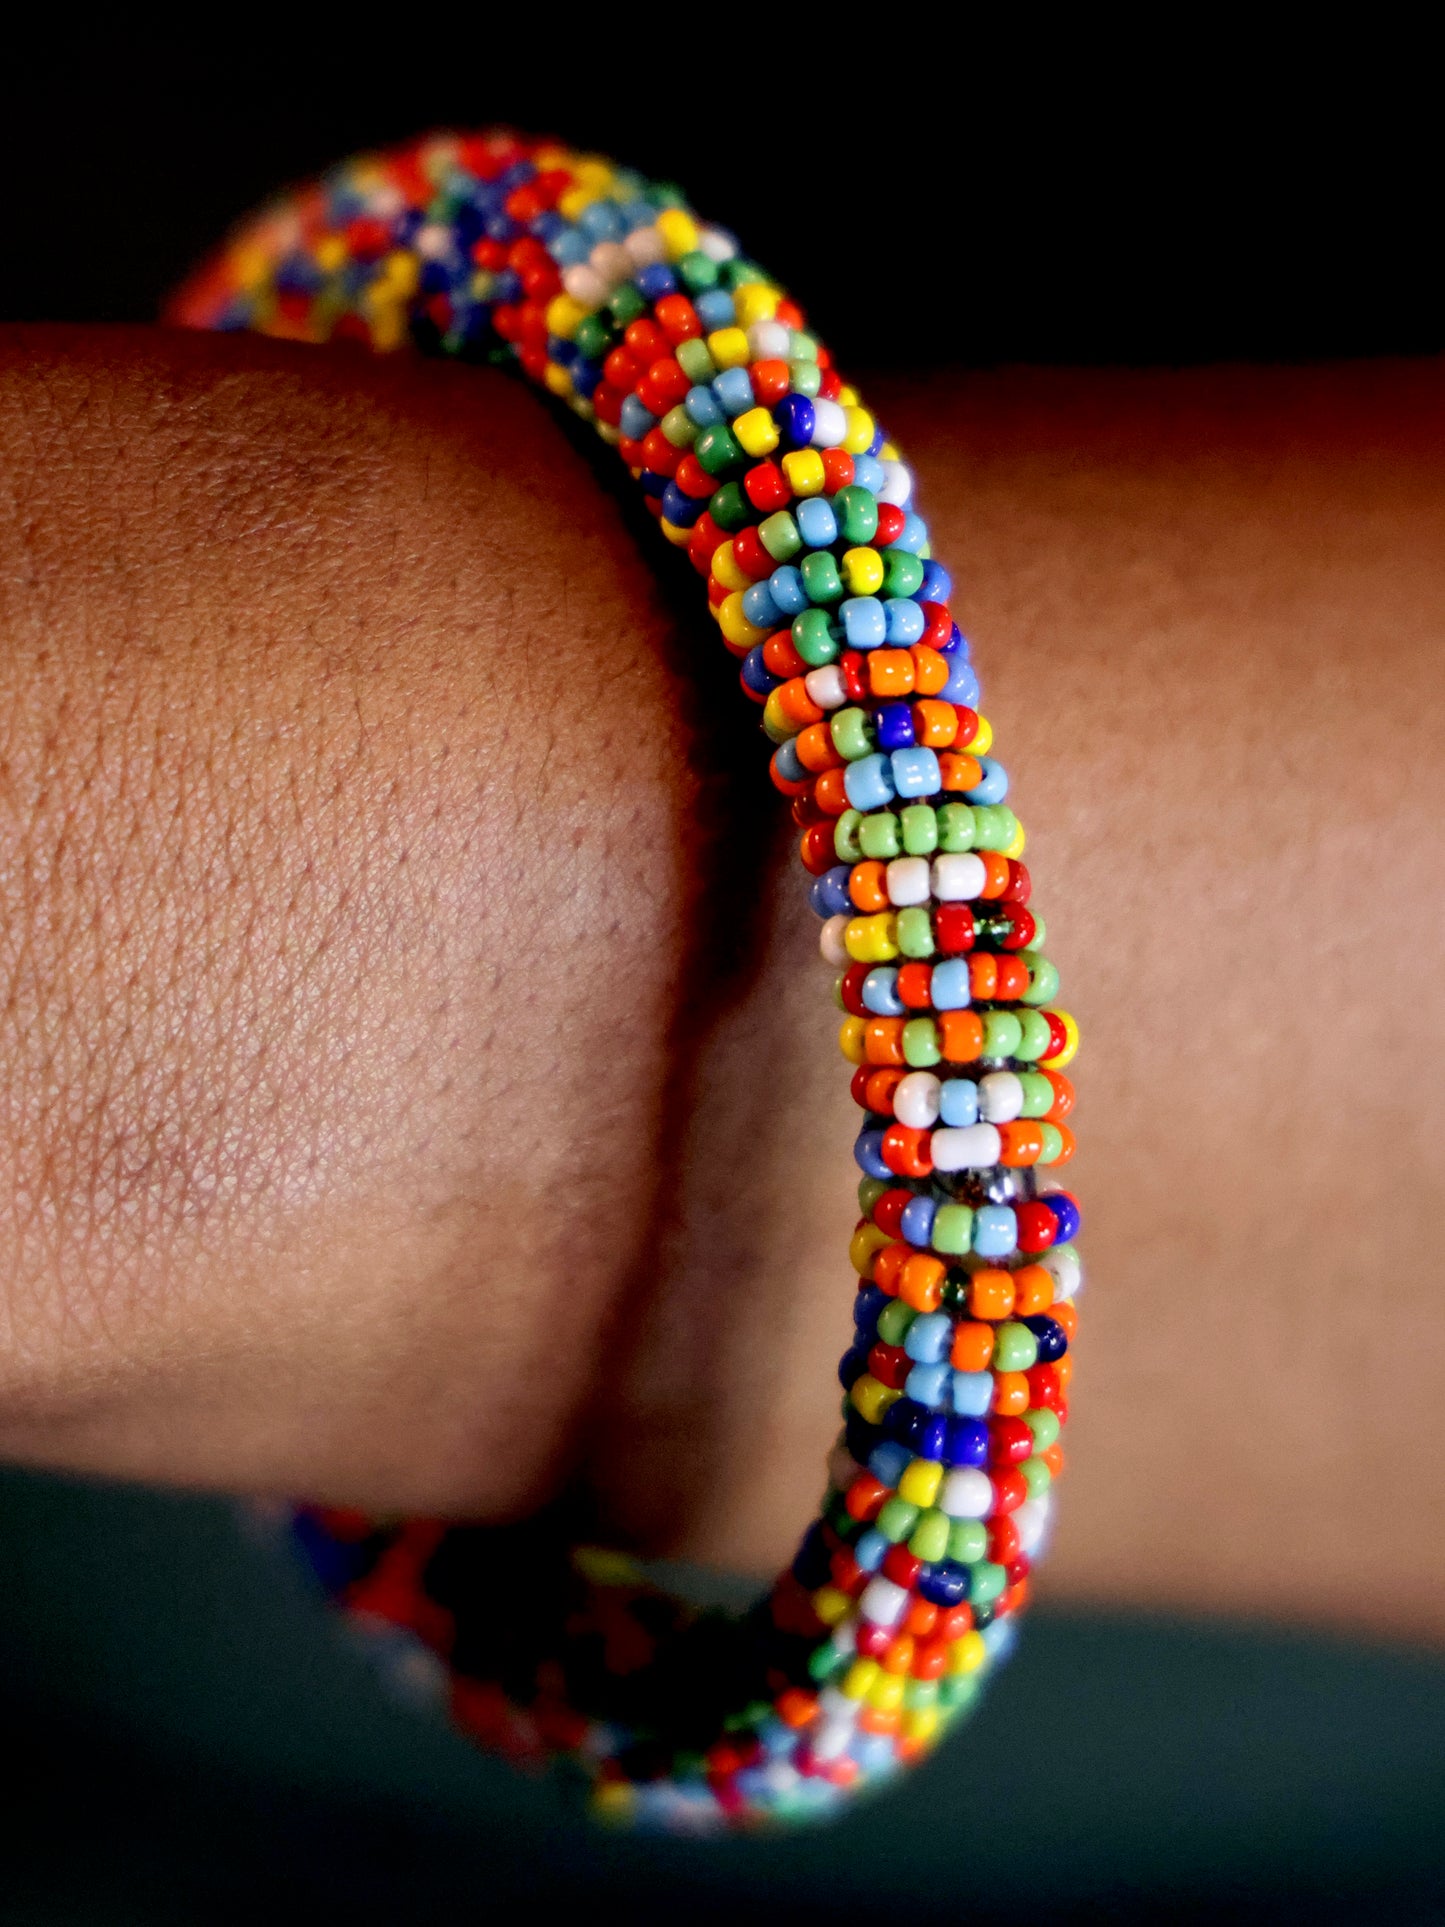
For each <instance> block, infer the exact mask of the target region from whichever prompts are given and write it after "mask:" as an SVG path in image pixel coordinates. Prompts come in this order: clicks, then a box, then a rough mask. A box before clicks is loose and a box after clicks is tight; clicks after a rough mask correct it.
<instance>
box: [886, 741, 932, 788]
mask: <svg viewBox="0 0 1445 1927" xmlns="http://www.w3.org/2000/svg"><path fill="white" fill-rule="evenodd" d="M892 762H893V788H894V790H895V792H896V793H897V794H898V795H899V796H936V795H937V794H938V792H939V791H940V790H941V789H942V788H943V777H942V774H941V773H940V771H939V767H938V758H937V756H936V755H935V754H934V753H933V751H932V750H931V749H917V748H915V749H895V750H894V752H893V757H892Z"/></svg>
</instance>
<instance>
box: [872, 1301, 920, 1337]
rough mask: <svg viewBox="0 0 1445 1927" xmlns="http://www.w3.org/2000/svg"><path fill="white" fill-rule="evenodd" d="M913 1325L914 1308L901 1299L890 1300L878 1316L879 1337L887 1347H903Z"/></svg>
mask: <svg viewBox="0 0 1445 1927" xmlns="http://www.w3.org/2000/svg"><path fill="white" fill-rule="evenodd" d="M912 1323H913V1311H912V1308H911V1307H910V1306H908V1305H905V1304H904V1302H903V1300H902V1299H901V1298H890V1299H889V1301H888V1303H887V1304H886V1305H885V1306H884V1307H883V1309H882V1311H881V1312H880V1313H879V1315H878V1336H879V1337H880V1338H881V1339H882V1340H883V1343H884V1344H885V1345H901V1344H902V1343H903V1341H904V1339H905V1338H906V1337H907V1336H908V1327H909V1326H910V1325H911V1324H912Z"/></svg>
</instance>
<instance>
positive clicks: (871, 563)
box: [843, 549, 883, 595]
mask: <svg viewBox="0 0 1445 1927" xmlns="http://www.w3.org/2000/svg"><path fill="white" fill-rule="evenodd" d="M843 582H844V585H845V586H846V588H847V590H848V593H849V595H877V593H878V591H879V590H880V589H881V588H882V587H883V557H882V556H881V555H880V554H879V553H878V551H877V549H849V550H848V551H847V552H846V553H845V554H844V557H843Z"/></svg>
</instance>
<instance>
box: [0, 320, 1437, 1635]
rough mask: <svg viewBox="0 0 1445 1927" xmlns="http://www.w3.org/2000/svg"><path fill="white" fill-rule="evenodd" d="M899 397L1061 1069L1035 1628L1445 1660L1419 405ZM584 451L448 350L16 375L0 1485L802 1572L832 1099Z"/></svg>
mask: <svg viewBox="0 0 1445 1927" xmlns="http://www.w3.org/2000/svg"><path fill="white" fill-rule="evenodd" d="M869 392H870V395H871V397H872V399H873V400H874V401H875V403H876V404H877V405H879V406H880V408H881V410H882V412H883V414H884V416H885V418H886V419H887V421H888V422H889V425H890V428H891V429H893V431H894V432H895V433H896V434H897V436H898V438H899V440H900V441H901V442H902V443H903V444H904V445H905V447H906V448H908V450H909V451H910V453H911V454H912V455H913V457H914V458H915V460H916V463H917V466H918V469H919V472H920V477H921V485H922V490H923V495H924V500H925V505H926V507H927V509H928V511H929V513H930V517H931V519H932V521H933V523H934V527H935V537H936V545H937V547H938V550H939V552H940V553H942V554H944V555H945V556H947V557H948V558H949V559H950V561H951V562H952V563H953V564H954V566H955V575H956V579H957V581H958V583H959V590H958V595H957V598H956V601H957V604H958V607H959V610H960V613H961V615H962V617H963V619H964V621H965V624H966V626H967V627H968V629H969V630H970V633H971V634H972V636H973V637H974V641H975V650H976V655H977V658H978V660H979V662H980V665H981V668H982V671H983V674H984V678H985V690H986V696H987V703H986V707H987V709H988V713H989V715H990V717H991V718H992V720H993V722H994V724H995V727H996V730H997V733H998V738H999V742H1000V745H1001V748H1002V752H1003V754H1004V756H1005V758H1006V759H1007V760H1008V762H1009V765H1010V768H1011V771H1012V772H1013V775H1014V779H1015V796H1016V799H1017V801H1018V803H1019V806H1020V809H1021V811H1022V813H1023V815H1024V817H1025V820H1026V821H1027V823H1028V825H1029V830H1030V836H1031V843H1030V852H1029V861H1030V863H1031V866H1032V868H1033V870H1034V874H1035V878H1036V882H1037V901H1038V903H1039V905H1040V907H1041V908H1042V909H1043V911H1044V913H1045V915H1046V917H1047V920H1048V925H1049V933H1050V934H1049V948H1050V952H1051V954H1053V955H1054V956H1055V957H1056V959H1057V960H1058V961H1059V963H1060V964H1061V966H1062V969H1063V973H1064V979H1065V989H1066V993H1067V994H1066V996H1065V999H1064V1001H1065V1002H1066V1003H1068V1004H1069V1005H1070V1006H1071V1007H1073V1008H1076V1009H1077V1011H1078V1014H1079V1015H1080V1017H1081V1019H1082V1020H1083V1023H1084V1027H1085V1030H1086V1036H1087V1043H1088V1046H1089V1048H1088V1051H1087V1054H1086V1056H1085V1058H1084V1059H1082V1060H1081V1066H1080V1070H1081V1075H1080V1080H1079V1081H1080V1086H1081V1113H1080V1124H1081V1141H1082V1144H1083V1147H1084V1148H1083V1149H1082V1150H1081V1153H1080V1156H1079V1159H1078V1163H1077V1166H1076V1167H1075V1169H1076V1171H1077V1177H1078V1186H1079V1189H1080V1192H1081V1194H1082V1196H1083V1198H1084V1200H1085V1208H1086V1215H1087V1233H1086V1246H1085V1248H1086V1253H1087V1257H1088V1261H1089V1264H1090V1271H1091V1277H1092V1281H1093V1283H1092V1289H1091V1290H1090V1291H1089V1293H1088V1295H1087V1298H1086V1301H1085V1310H1086V1314H1087V1316H1086V1323H1085V1332H1084V1342H1083V1344H1082V1345H1081V1348H1080V1366H1079V1376H1078V1380H1077V1388H1078V1389H1077V1396H1076V1399H1075V1410H1074V1416H1073V1418H1072V1419H1071V1424H1070V1431H1069V1445H1070V1459H1071V1469H1070V1475H1069V1479H1068V1484H1067V1503H1066V1504H1065V1505H1064V1506H1063V1507H1062V1509H1061V1512H1062V1519H1061V1529H1060V1533H1059V1537H1058V1540H1057V1543H1056V1547H1055V1552H1054V1556H1053V1559H1052V1561H1051V1564H1050V1566H1049V1568H1048V1573H1047V1576H1046V1578H1045V1579H1044V1581H1043V1586H1044V1589H1045V1591H1046V1594H1047V1596H1050V1597H1054V1598H1059V1599H1064V1598H1082V1597H1088V1598H1096V1599H1108V1598H1110V1597H1116V1596H1121V1595H1123V1594H1124V1593H1125V1592H1126V1591H1127V1592H1128V1593H1130V1594H1131V1595H1132V1596H1135V1597H1138V1596H1140V1595H1142V1596H1143V1597H1144V1598H1145V1599H1148V1600H1153V1601H1157V1602H1158V1603H1160V1604H1176V1603H1187V1604H1190V1605H1194V1606H1207V1607H1216V1608H1219V1609H1240V1610H1250V1611H1261V1612H1268V1613H1280V1614H1288V1615H1290V1616H1293V1617H1297V1618H1310V1619H1313V1620H1315V1621H1318V1622H1327V1623H1334V1624H1339V1625H1352V1626H1369V1627H1374V1628H1379V1629H1394V1630H1401V1631H1410V1632H1415V1633H1423V1634H1429V1635H1432V1636H1433V1635H1438V1634H1440V1633H1442V1632H1445V1604H1442V1600H1445V1586H1442V1583H1441V1582H1442V1580H1445V1471H1442V1470H1441V1469H1440V1465H1439V1461H1438V1459H1437V1458H1436V1457H1435V1456H1434V1455H1433V1454H1432V1453H1431V1451H1430V1446H1429V1426H1430V1424H1431V1420H1432V1414H1433V1406H1434V1402H1435V1400H1434V1394H1435V1388H1436V1384H1437V1381H1438V1378H1439V1375H1440V1371H1441V1367H1442V1364H1445V1321H1442V1320H1441V1318H1440V1317H1439V1316H1438V1313H1437V1310H1436V1306H1435V1296H1436V1281H1435V1279H1434V1277H1433V1271H1432V1264H1431V1259H1430V1252H1431V1249H1432V1235H1431V1234H1432V1232H1433V1230H1434V1226H1435V1220H1436V1217H1437V1215H1438V1209H1437V1201H1438V1196H1439V1191H1440V1171H1439V1159H1438V1156H1436V1155H1432V1152H1433V1150H1434V1146H1435V1145H1436V1144H1437V1143H1438V1141H1439V1138H1440V1134H1441V1131H1442V1127H1445V1115H1442V1102H1441V1098H1440V1096H1439V1092H1438V1087H1437V1086H1436V1085H1435V1083H1434V1081H1433V1079H1432V1078H1431V1076H1430V1074H1429V1066H1430V1063H1431V1060H1432V1045H1433V1046H1435V1047H1436V1048H1437V1049H1438V1043H1439V1039H1440V1037H1441V1034H1442V1019H1445V990H1442V986H1441V981H1440V973H1439V971H1438V969H1437V968H1436V959H1437V958H1438V956H1439V954H1440V949H1441V938H1442V935H1445V932H1442V929H1441V890H1440V883H1441V867H1442V864H1441V853H1440V841H1439V833H1438V828H1437V825H1438V821H1439V814H1440V807H1441V803H1442V787H1445V784H1442V775H1441V771H1442V768H1445V754H1442V752H1445V723H1442V720H1441V712H1440V705H1439V703H1438V700H1433V699H1434V698H1436V697H1437V694H1438V688H1439V681H1440V678H1439V670H1438V658H1439V636H1440V631H1441V627H1442V621H1445V487H1442V484H1445V461H1442V457H1441V453H1440V451H1441V448H1442V447H1445V437H1442V430H1445V374H1442V372H1441V371H1440V370H1439V369H1438V368H1437V367H1436V366H1435V365H1433V364H1426V363H1418V364H1406V363H1402V364H1394V365H1370V364H1361V365H1357V366H1347V367H1341V368H1333V369H1317V370H1300V371H1280V370H1276V371H1269V372H1263V371H1259V372H1251V371H1202V372H1196V373H1183V374H1123V373H1112V374H1088V375H1084V374H1062V373H1060V374H1044V373H1037V372H1008V373H1003V374H998V375H970V376H968V377H966V378H961V377H957V376H953V375H948V376H940V377H937V378H935V379H933V380H932V381H929V382H924V381H922V380H914V381H910V382H906V383H905V382H900V381H896V380H895V381H892V382H889V381H887V380H875V381H873V382H872V383H871V384H869ZM600 472H604V471H600V470H599V469H597V468H596V467H594V465H592V463H591V462H590V461H589V459H588V458H587V457H585V456H584V455H583V454H582V453H580V452H579V449H578V446H577V445H574V444H572V443H570V442H569V439H568V436H567V434H566V433H565V432H564V431H563V430H562V429H561V428H559V427H558V426H557V425H556V424H555V423H554V422H552V421H551V420H550V418H549V416H548V414H547V412H546V410H545V409H543V408H542V407H541V406H540V405H539V403H538V402H537V401H536V400H535V398H533V397H531V396H528V395H526V394H525V393H523V392H521V391H520V389H519V388H517V387H516V386H515V385H513V384H512V383H510V382H508V381H506V380H505V379H503V378H502V377H500V376H496V375H492V374H487V373H482V372H479V371H476V370H465V369H451V368H445V367H436V366H428V365H419V364H412V363H409V362H407V363H403V362H401V361H397V362H394V363H374V362H371V361H367V360H364V359H360V358H353V357H350V356H347V355H344V354H343V355H320V354H317V353H316V352H315V351H310V350H305V349H294V348H288V347H284V346H280V345H274V344H266V343H260V342H254V341H235V340H210V339H188V338H183V337H174V336H163V335H157V334H151V333H146V332H143V331H135V332H100V331H75V332H65V331H12V332H10V333H9V334H7V335H5V336H4V337H3V338H0V477H3V481H0V488H3V495H4V513H3V516H0V894H3V902H0V1077H3V1096H4V1106H3V1110H0V1451H3V1452H4V1453H5V1454H7V1455H8V1456H10V1457H13V1458H15V1459H17V1460H23V1461H27V1462H31V1463H37V1464H48V1465H57V1466H65V1467H71V1468H77V1469H82V1470H86V1471H96V1472H101V1473H106V1474H112V1475H117V1476H126V1477H144V1478H159V1479H168V1480H175V1481H178V1482H181V1483H188V1484H197V1485H210V1486H224V1487H235V1488H242V1489H247V1490H259V1491H304V1492H307V1493H311V1494H315V1495H317V1496H322V1497H326V1498H329V1499H333V1500H338V1501H348V1502H358V1503H363V1504H368V1505H375V1506H384V1507H395V1506H403V1507H409V1508H419V1509H423V1510H427V1511H437V1510H439V1511H446V1512H457V1513H466V1514H469V1515H476V1516H480V1517H484V1518H505V1517H511V1516H515V1515H516V1514H517V1513H519V1512H522V1511H525V1510H526V1509H528V1508H529V1507H531V1506H534V1505H535V1504H537V1503H538V1502H539V1501H540V1500H541V1499H543V1498H544V1497H545V1496H546V1495H547V1494H549V1493H550V1492H552V1491H554V1490H556V1489H557V1487H558V1486H559V1484H560V1483H561V1482H562V1481H563V1480H564V1479H566V1478H568V1477H571V1476H577V1477H580V1478H581V1479H582V1480H583V1481H584V1482H586V1483H587V1484H588V1485H589V1486H590V1487H591V1488H592V1489H593V1491H594V1492H595V1493H596V1494H597V1496H598V1500H599V1503H600V1504H601V1506H602V1508H603V1510H604V1513H605V1515H606V1517H607V1518H608V1519H609V1520H610V1521H611V1522H612V1523H613V1524H614V1525H615V1527H616V1528H617V1529H618V1530H619V1531H620V1532H622V1533H623V1534H624V1535H627V1536H630V1537H632V1538H633V1539H635V1540H636V1541H638V1542H640V1543H643V1544H646V1545H648V1546H652V1547H658V1548H663V1549H667V1550H671V1551H684V1552H687V1553H689V1554H691V1555H693V1556H697V1557H703V1558H707V1559H712V1560H716V1561H721V1562H730V1563H735V1564H741V1565H746V1566H750V1567H757V1568H759V1569H762V1568H764V1567H767V1566H768V1565H771V1564H773V1563H775V1562H777V1561H778V1560H780V1559H781V1558H783V1557H785V1556H786V1555H787V1552H788V1550H789V1549H790V1546H789V1542H790V1539H791V1538H792V1535H793V1534H794V1532H795V1531H796V1529H797V1527H798V1525H799V1523H800V1521H801V1520H802V1519H803V1518H804V1517H805V1516H806V1515H807V1513H808V1511H809V1510H810V1508H811V1505H812V1503H813V1502H814V1500H815V1499H816V1496H817V1491H818V1485H819V1471H818V1468H819V1465H820V1463H821V1459H822V1455H823V1453H824V1451H825V1449H826V1445H827V1442H828V1440H829V1438H830V1436H831V1433H832V1431H833V1428H834V1426H835V1423H836V1388H835V1386H834V1385H833V1382H832V1380H831V1373H830V1364H831V1359H832V1357H833V1356H834V1355H835V1354H836V1352H837V1351H838V1349H839V1345H840V1339H841V1337H842V1335H843V1333H844V1331H845V1329H846V1320H847V1301H848V1297H849V1294H850V1289H851V1286H850V1280H849V1274H848V1269H847V1265H846V1259H845V1257H844V1252H843V1247H844V1244H845V1241H846V1233H847V1228H848V1225H849V1223H850V1222H851V1209H852V1207H851V1202H850V1194H851V1189H852V1184H853V1180H854V1177H855V1175H856V1174H854V1173H853V1170H852V1166H851V1161H850V1159H849V1157H848V1153H847V1145H848V1143H849V1140H850V1137H851V1133H852V1129H853V1127H854V1118H855V1115H856V1114H855V1113H854V1112H853V1110H852V1106H851V1104H850V1102H849V1099H848V1096H847V1090H846V1076H845V1074H844V1071H843V1069H842V1067H841V1064H840V1060H838V1058H837V1056H836V1054H835V1052H834V1051H833V1049H832V1036H833V1032H834V1029H835V1013H834V1011H833V1010H832V1008H831V1005H830V1003H829V999H828V975H827V971H826V969H825V968H824V967H823V966H822V965H821V963H819V962H818V961H817V958H816V926H815V923H814V920H813V919H812V917H811V915H810V913H809V912H808V911H807V909H806V907H805V905H804V904H803V902H802V900H801V893H800V891H799V888H798V885H797V877H796V873H795V872H794V871H793V869H792V866H791V860H790V856H789V851H788V844H789V837H788V833H787V825H786V822H785V821H783V820H782V818H783V812H781V811H779V810H774V809H773V808H772V807H771V805H770V804H769V802H768V799H767V795H766V793H765V789H766V786H765V784H764V783H763V781H762V772H761V768H760V764H761V760H762V755H761V749H760V747H759V745H758V744H757V743H756V739H755V737H754V734H753V730H752V722H753V717H752V715H751V713H750V712H748V711H747V709H746V706H745V705H743V704H742V703H741V701H740V700H737V699H735V697H734V695H733V693H732V692H731V689H730V684H731V682H732V678H731V675H730V673H729V672H728V669H727V665H726V663H725V661H723V660H720V658H721V652H720V651H719V650H718V647H717V643H716V639H715V635H714V632H713V631H712V629H711V625H709V624H707V622H706V621H705V619H699V617H698V616H697V614H696V606H695V598H696V586H695V585H694V584H689V583H685V582H682V581H674V580H673V579H672V578H670V577H666V576H665V577H664V586H663V587H659V586H658V580H657V576H656V572H655V570H654V568H653V562H654V561H655V560H656V555H657V545H656V544H655V540H654V541H653V543H652V545H651V546H650V547H649V548H648V549H647V550H646V552H644V549H643V547H642V546H641V545H640V544H639V541H638V540H637V534H638V530H637V528H636V527H635V526H634V525H633V523H632V522H631V519H630V511H628V510H625V509H624V508H623V507H621V506H619V502H618V500H617V498H616V497H615V495H613V494H612V493H609V491H608V490H607V488H606V487H605V486H604V484H603V483H602V481H600V480H599V479H598V475H599V473H600ZM644 533H645V531H644ZM674 591H675V593H674ZM689 595H690V596H691V597H692V598H693V599H692V600H691V601H689ZM770 844H771V846H772V848H773V852H774V856H773V861H772V863H771V865H770V867H769V869H768V872H767V875H768V877H769V879H770V882H769V886H768V887H767V888H765V889H762V890H760V889H759V887H758V883H757V875H758V870H757V862H758V858H757V855H756V853H757V852H758V851H760V850H763V849H766V848H767V847H769V845H770ZM774 884H777V885H778V886H779V887H776V888H774V887H773V885H774ZM1386 1574H1388V1575H1389V1578H1388V1580H1387V1579H1386V1577H1385V1575H1386Z"/></svg>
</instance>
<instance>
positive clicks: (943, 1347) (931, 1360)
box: [903, 1311, 953, 1365]
mask: <svg viewBox="0 0 1445 1927" xmlns="http://www.w3.org/2000/svg"><path fill="white" fill-rule="evenodd" d="M952 1343H953V1320H952V1319H951V1318H950V1317H949V1316H948V1314H947V1312H942V1311H929V1312H924V1313H923V1314H922V1315H921V1316H920V1317H918V1318H915V1319H914V1321H913V1323H912V1324H911V1325H910V1326H909V1327H908V1333H907V1336H906V1337H905V1338H904V1340H903V1349H904V1351H906V1352H907V1354H908V1356H909V1357H910V1358H913V1359H917V1361H918V1363H919V1364H920V1365H936V1364H937V1363H938V1362H939V1360H940V1359H942V1358H947V1357H948V1348H949V1346H950V1345H951V1344H952Z"/></svg>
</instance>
